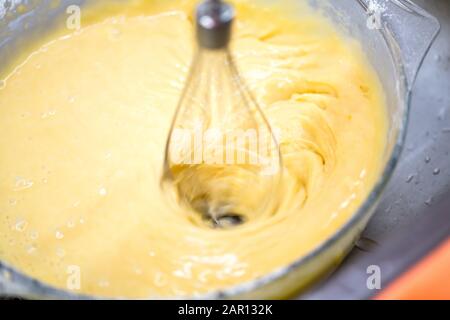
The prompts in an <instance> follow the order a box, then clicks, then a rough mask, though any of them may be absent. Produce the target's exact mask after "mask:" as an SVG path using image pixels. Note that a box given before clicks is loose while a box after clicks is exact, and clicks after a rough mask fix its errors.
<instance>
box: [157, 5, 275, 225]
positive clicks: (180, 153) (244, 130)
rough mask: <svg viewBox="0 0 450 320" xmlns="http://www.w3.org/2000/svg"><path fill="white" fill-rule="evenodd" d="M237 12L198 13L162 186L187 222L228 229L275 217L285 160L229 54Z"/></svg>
mask: <svg viewBox="0 0 450 320" xmlns="http://www.w3.org/2000/svg"><path fill="white" fill-rule="evenodd" d="M234 18H235V13H234V8H233V6H231V5H230V4H228V3H225V2H223V1H221V0H205V1H203V2H202V3H200V4H199V5H198V7H197V12H196V35H197V42H198V49H197V52H196V54H195V56H194V59H193V62H192V65H191V69H190V72H189V75H188V79H187V82H186V85H185V88H184V90H183V92H182V96H181V98H180V101H179V104H178V107H177V110H176V113H175V115H174V118H173V122H172V126H171V129H170V134H169V137H168V140H167V146H166V154H165V162H164V168H163V169H164V171H163V179H162V182H163V185H164V186H165V188H168V187H170V188H172V190H173V191H175V192H172V194H175V195H176V197H177V200H178V201H179V202H180V203H181V204H183V205H184V206H187V208H188V209H193V210H186V212H187V213H189V212H191V215H190V216H189V218H190V219H191V220H192V221H193V222H195V223H202V224H206V225H208V226H210V227H213V228H230V227H234V226H237V225H240V224H242V223H245V222H247V221H249V220H255V219H258V218H260V217H262V216H264V215H270V214H273V212H274V210H275V206H274V204H275V199H276V196H277V190H278V185H279V183H280V179H281V175H282V159H281V154H280V149H279V146H278V143H277V139H276V136H275V134H274V132H273V131H272V130H271V128H270V126H269V123H268V121H267V119H266V117H265V116H264V114H263V112H262V111H261V109H260V108H259V106H258V104H257V103H256V101H255V99H254V98H253V96H252V94H251V92H250V91H249V90H248V89H247V88H246V86H245V84H244V81H243V79H242V78H241V77H240V76H239V72H238V70H237V67H236V65H235V63H234V61H233V58H232V55H231V53H230V49H229V43H230V38H231V31H232V23H233V20H234Z"/></svg>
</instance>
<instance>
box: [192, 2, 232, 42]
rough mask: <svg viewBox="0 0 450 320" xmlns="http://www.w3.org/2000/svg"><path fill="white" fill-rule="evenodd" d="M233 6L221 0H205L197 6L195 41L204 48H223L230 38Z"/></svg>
mask: <svg viewBox="0 0 450 320" xmlns="http://www.w3.org/2000/svg"><path fill="white" fill-rule="evenodd" d="M233 20H234V9H233V7H232V6H231V5H230V4H228V3H226V2H224V1H221V0H205V1H203V2H202V3H201V4H200V5H199V6H198V7H197V21H196V22H197V41H198V44H199V46H200V47H202V48H205V49H212V50H217V49H223V48H226V47H227V46H228V43H229V42H230V38H231V26H232V23H233Z"/></svg>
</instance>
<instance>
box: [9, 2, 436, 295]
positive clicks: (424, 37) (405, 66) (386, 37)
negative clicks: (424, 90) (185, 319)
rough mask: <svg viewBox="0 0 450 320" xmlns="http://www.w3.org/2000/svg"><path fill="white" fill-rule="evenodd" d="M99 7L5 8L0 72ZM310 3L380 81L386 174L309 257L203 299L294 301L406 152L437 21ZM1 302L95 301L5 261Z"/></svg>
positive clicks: (393, 6) (338, 254) (358, 226)
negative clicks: (416, 87) (413, 101)
mask: <svg viewBox="0 0 450 320" xmlns="http://www.w3.org/2000/svg"><path fill="white" fill-rule="evenodd" d="M101 1H104V0H97V1H95V0H92V1H89V0H60V1H54V0H35V1H28V0H23V1H21V0H14V1H11V0H0V57H1V61H2V64H1V65H0V71H2V72H3V71H4V70H1V68H4V67H5V66H6V65H8V63H7V62H8V61H9V60H10V59H11V58H12V57H14V56H17V55H18V54H20V50H21V48H22V47H23V46H24V45H26V44H27V43H29V42H30V41H33V39H36V38H39V37H45V35H46V34H47V33H48V32H49V30H51V29H52V28H54V27H58V25H64V24H65V22H66V19H67V12H68V11H67V10H68V8H69V6H73V5H78V6H80V7H83V6H86V5H90V4H92V3H94V2H101ZM255 1H257V0H255ZM266 1H268V0H266ZM309 3H310V4H311V6H312V7H314V8H316V9H317V10H320V11H322V12H323V14H324V15H326V16H327V17H329V18H330V19H331V20H333V21H334V23H335V24H336V26H338V27H339V28H341V29H342V30H343V32H344V33H346V34H348V35H349V36H350V37H353V38H356V39H357V40H358V41H359V42H360V43H361V44H362V47H363V48H364V50H365V53H366V55H367V57H368V58H369V60H370V61H371V63H372V65H373V67H374V68H375V70H376V72H377V73H378V76H379V78H380V79H381V81H382V84H383V87H384V91H385V95H386V100H387V108H388V116H389V119H388V120H389V127H388V133H387V134H388V137H387V145H386V149H385V151H384V155H383V159H384V160H383V161H384V169H383V172H382V174H381V175H380V177H379V179H378V181H377V183H376V185H375V186H374V187H373V190H372V191H371V193H370V194H369V195H368V196H367V199H366V200H365V201H364V203H363V204H362V205H361V207H360V208H359V209H358V210H357V211H356V212H355V213H354V215H353V216H352V218H351V219H349V221H347V223H346V224H345V225H343V226H342V227H341V229H340V230H338V231H337V232H336V233H335V234H334V235H333V236H332V237H330V238H329V239H328V240H326V241H325V242H323V243H322V244H320V245H319V246H318V247H316V248H315V250H313V251H312V252H310V253H309V254H308V255H306V256H303V257H299V259H298V260H297V261H295V262H294V263H292V264H290V265H287V266H285V267H283V268H280V269H278V270H276V271H274V272H272V273H270V274H267V275H265V276H263V277H261V278H259V279H256V280H254V281H251V282H248V283H243V284H240V285H238V286H235V287H232V288H229V289H225V290H222V291H218V292H213V293H211V294H208V295H206V296H204V298H207V299H215V298H239V299H258V298H285V297H290V296H292V295H293V294H294V293H296V292H299V291H300V290H302V289H305V288H306V287H307V286H308V285H309V284H311V283H312V282H313V281H315V280H317V279H318V278H319V277H320V276H321V275H323V274H325V273H326V272H329V271H330V270H332V269H333V268H335V267H336V266H337V265H338V264H339V263H340V262H341V261H342V259H343V258H344V257H345V255H346V254H347V253H348V251H349V250H350V249H351V248H352V246H353V245H354V243H355V242H356V240H357V239H358V237H359V236H360V234H361V232H362V231H363V229H364V228H365V226H366V225H367V222H368V221H369V219H370V217H371V216H372V214H373V213H374V211H375V208H376V205H377V203H378V201H379V199H380V196H381V194H382V192H383V190H384V189H385V186H386V184H387V182H388V181H389V179H390V177H391V175H392V172H393V170H394V168H395V166H396V164H397V162H398V159H399V155H400V152H401V150H402V148H403V145H404V141H405V133H406V123H407V120H408V113H409V103H410V96H411V90H412V87H413V84H414V80H415V78H416V74H417V72H418V71H419V69H420V66H421V64H422V61H423V58H424V56H425V55H426V53H427V51H428V49H429V47H430V46H431V44H432V42H433V40H434V39H435V37H436V35H437V33H438V31H439V23H438V21H437V20H436V19H435V18H434V17H433V16H431V15H430V14H428V13H427V12H426V11H424V10H423V9H421V8H420V7H418V6H417V5H415V4H414V3H413V2H412V1H410V0H390V1H388V0H340V1H332V0H309ZM69 11H70V10H69ZM2 295H4V296H20V297H25V298H57V299H72V298H73V299H84V298H96V297H88V296H82V295H78V294H76V293H73V292H70V291H66V290H62V289H57V288H53V287H51V286H49V285H47V284H45V283H42V282H40V281H38V280H36V279H32V278H31V277H29V276H27V275H26V274H24V273H22V272H21V271H20V270H16V269H15V268H14V267H13V266H10V265H8V264H7V263H4V262H1V261H0V296H2ZM197 298H198V297H197Z"/></svg>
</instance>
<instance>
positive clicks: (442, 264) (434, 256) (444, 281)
mask: <svg viewBox="0 0 450 320" xmlns="http://www.w3.org/2000/svg"><path fill="white" fill-rule="evenodd" d="M375 299H376V300H450V237H449V238H448V239H447V240H446V241H444V243H443V244H442V245H440V246H439V247H438V248H437V249H435V250H434V251H433V252H432V253H431V254H429V255H428V256H426V257H425V258H424V259H423V260H421V261H420V262H418V263H417V264H416V265H414V266H413V267H412V268H410V269H409V270H408V271H407V272H406V273H404V274H403V275H401V276H400V277H399V278H397V279H396V280H394V282H393V283H391V284H390V285H389V286H388V287H387V288H386V290H384V291H383V292H382V293H381V294H379V295H378V296H376V297H375Z"/></svg>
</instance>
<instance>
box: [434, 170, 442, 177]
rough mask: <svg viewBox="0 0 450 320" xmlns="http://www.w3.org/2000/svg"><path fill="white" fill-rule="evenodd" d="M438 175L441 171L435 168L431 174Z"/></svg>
mask: <svg viewBox="0 0 450 320" xmlns="http://www.w3.org/2000/svg"><path fill="white" fill-rule="evenodd" d="M440 173H441V169H439V168H436V169H434V170H433V174H434V175H435V176H437V175H439V174H440Z"/></svg>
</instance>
